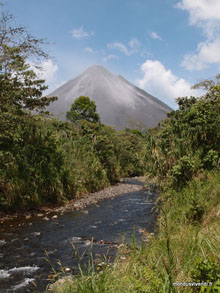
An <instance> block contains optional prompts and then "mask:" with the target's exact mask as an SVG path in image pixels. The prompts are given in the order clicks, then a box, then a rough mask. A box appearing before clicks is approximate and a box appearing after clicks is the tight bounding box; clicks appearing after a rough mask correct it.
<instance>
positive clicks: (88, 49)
mask: <svg viewBox="0 0 220 293" xmlns="http://www.w3.org/2000/svg"><path fill="white" fill-rule="evenodd" d="M84 51H85V52H88V53H92V52H93V49H92V48H90V47H87V48H84Z"/></svg>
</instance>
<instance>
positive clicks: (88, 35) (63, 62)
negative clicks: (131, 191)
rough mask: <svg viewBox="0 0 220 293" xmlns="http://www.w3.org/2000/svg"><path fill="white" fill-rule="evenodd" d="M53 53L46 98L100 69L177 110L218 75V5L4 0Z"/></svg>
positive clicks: (205, 0)
mask: <svg viewBox="0 0 220 293" xmlns="http://www.w3.org/2000/svg"><path fill="white" fill-rule="evenodd" d="M1 2H2V3H4V4H5V8H4V9H5V10H8V11H9V12H10V13H11V14H13V15H14V17H15V19H16V24H17V25H23V26H25V27H26V28H27V29H28V31H29V32H30V33H31V34H32V35H34V36H35V37H37V38H46V39H47V41H48V42H50V45H48V46H47V47H46V48H45V49H46V50H47V51H48V52H49V54H50V55H51V58H50V59H49V60H47V61H46V60H45V61H43V62H42V64H41V66H42V68H43V69H44V71H43V73H42V77H43V78H45V80H46V83H47V84H48V86H49V89H48V91H47V92H48V93H49V92H51V91H53V90H54V89H56V88H57V87H59V86H61V85H62V84H63V83H65V82H67V81H68V80H70V79H73V78H74V77H76V76H77V75H79V74H81V73H82V72H83V71H84V70H86V69H87V68H88V67H89V66H92V65H94V64H99V65H103V66H104V67H106V68H107V69H108V70H109V71H111V72H112V73H114V74H116V75H119V74H120V75H122V76H123V77H124V78H126V79H127V80H128V81H130V82H131V83H133V84H135V85H136V86H138V87H140V88H142V89H144V90H145V91H147V92H148V93H149V94H151V95H153V96H155V97H157V98H159V99H161V100H162V101H163V102H165V103H166V104H168V105H169V106H171V107H172V108H174V109H175V108H176V102H175V100H176V98H178V97H183V96H190V95H193V96H199V95H201V92H200V91H198V90H193V89H191V87H192V85H194V84H195V83H198V82H200V81H201V80H203V79H213V78H214V77H215V76H216V75H217V74H218V73H220V0H62V1H61V0H19V1H18V0H1Z"/></svg>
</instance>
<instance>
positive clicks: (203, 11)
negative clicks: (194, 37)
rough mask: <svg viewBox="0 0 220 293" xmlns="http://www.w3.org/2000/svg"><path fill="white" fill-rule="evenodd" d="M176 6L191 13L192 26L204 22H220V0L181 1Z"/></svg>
mask: <svg viewBox="0 0 220 293" xmlns="http://www.w3.org/2000/svg"><path fill="white" fill-rule="evenodd" d="M176 6H177V7H178V8H180V9H183V10H187V11H189V14H190V23H191V24H192V25H195V24H200V23H201V22H202V21H209V20H214V21H215V20H220V13H219V12H220V1H219V0H181V1H180V2H179V3H177V5H176Z"/></svg>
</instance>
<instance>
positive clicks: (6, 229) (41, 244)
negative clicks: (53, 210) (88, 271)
mask: <svg viewBox="0 0 220 293" xmlns="http://www.w3.org/2000/svg"><path fill="white" fill-rule="evenodd" d="M126 183H132V184H142V183H140V182H139V181H136V180H129V181H128V180H127V181H126ZM155 198H156V194H154V195H152V194H151V192H150V191H148V190H146V189H143V190H140V191H137V192H132V193H128V194H125V195H122V196H119V197H116V198H114V199H108V200H105V201H102V202H100V203H99V204H98V205H91V206H89V207H87V208H86V209H85V210H82V211H73V212H68V213H65V214H63V215H59V214H57V216H58V217H56V216H55V217H54V219H52V218H50V219H49V220H48V219H45V218H43V217H37V216H36V217H32V218H31V219H28V220H27V219H25V218H21V219H16V220H13V221H10V222H7V223H6V224H5V225H4V226H3V227H1V229H0V292H2V293H6V292H19V293H23V292H44V290H45V288H46V286H47V284H48V283H50V281H49V280H48V275H54V272H53V269H55V271H56V272H58V271H59V270H60V269H61V267H63V269H66V271H68V272H72V273H74V272H76V268H77V266H78V263H79V257H77V256H76V251H78V254H79V255H82V253H84V259H85V258H86V257H87V258H89V255H90V253H91V249H92V253H93V255H94V256H95V257H97V259H98V258H100V259H101V257H102V255H106V256H107V258H108V259H109V260H110V261H113V260H114V257H115V255H116V253H117V247H118V246H117V244H119V243H121V242H122V238H124V241H125V242H130V241H131V236H132V234H133V233H134V234H135V236H136V241H137V243H139V244H140V241H141V233H140V232H141V230H142V229H146V230H147V231H148V232H153V229H154V224H155V221H156V214H155V211H154V210H152V209H153V207H154V201H155ZM91 239H93V240H92V242H93V243H92V248H91ZM73 247H75V250H74V248H73ZM58 261H60V263H61V265H60V264H58V263H57V262H58Z"/></svg>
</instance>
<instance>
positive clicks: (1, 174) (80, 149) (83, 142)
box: [0, 111, 145, 209]
mask: <svg viewBox="0 0 220 293" xmlns="http://www.w3.org/2000/svg"><path fill="white" fill-rule="evenodd" d="M0 120H1V140H0V149H1V151H0V156H1V160H0V164H1V166H0V208H1V209H3V208H13V209H19V208H25V207H26V208H28V207H39V206H40V205H42V204H47V203H61V202H62V201H64V200H67V199H73V198H76V197H78V196H80V194H82V193H87V192H93V191H97V190H99V189H101V188H103V187H104V186H108V185H109V184H111V183H115V182H118V181H119V180H120V178H121V177H124V176H132V175H142V174H143V173H144V170H145V162H144V154H145V150H144V140H143V138H142V137H141V136H140V135H137V134H134V133H132V132H131V131H129V130H127V131H120V132H118V131H116V130H114V129H112V128H111V127H108V126H105V125H100V124H97V123H91V122H88V121H86V120H84V121H82V123H81V125H80V126H79V125H78V126H77V127H76V126H75V125H73V124H71V123H68V122H59V121H57V120H56V119H55V118H50V117H48V116H46V115H43V114H42V115H31V114H29V113H26V112H25V113H23V114H19V115H18V114H15V113H12V112H11V111H7V112H6V111H1V112H0Z"/></svg>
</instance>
